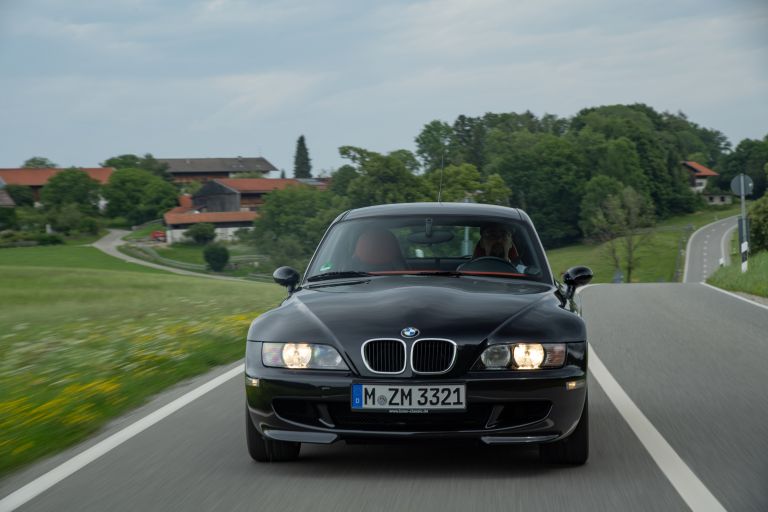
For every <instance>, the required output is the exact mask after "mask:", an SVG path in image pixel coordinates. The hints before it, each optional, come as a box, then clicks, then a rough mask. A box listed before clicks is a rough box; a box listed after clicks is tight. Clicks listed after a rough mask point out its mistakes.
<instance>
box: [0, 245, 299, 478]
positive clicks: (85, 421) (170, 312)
mask: <svg viewBox="0 0 768 512" xmlns="http://www.w3.org/2000/svg"><path fill="white" fill-rule="evenodd" d="M0 289H1V290H2V293H1V294H0V474H2V473H5V472H7V471H9V470H11V469H13V468H15V467H18V466H19V465H21V464H24V463H26V462H29V461H31V460H34V459H36V458H38V457H41V456H43V455H46V454H49V453H51V452H53V451H56V450H59V449H61V448H62V447H64V446H67V445H70V444H72V443H74V442H76V441H78V440H81V439H82V438H83V437H85V436H86V435H88V434H89V433H92V432H93V431H94V430H96V429H97V428H99V426H101V425H103V424H104V423H105V422H106V421H107V420H108V419H110V418H112V417H114V416H115V415H118V414H120V413H122V412H124V411H125V410H127V409H128V408H131V407H134V406H136V405H137V404H140V403H141V402H142V401H144V400H145V399H146V398H147V397H148V396H150V395H152V394H153V393H156V392H157V391H159V390H161V389H163V388H165V387H168V386H170V385H171V384H174V383H175V382H178V381H179V380H181V379H184V378H186V377H189V376H192V375H195V374H199V373H201V372H204V371H206V370H207V369H209V368H210V367H212V366H214V365H218V364H223V363H227V362H230V361H234V360H236V359H238V358H240V357H242V354H243V347H244V339H245V334H246V331H247V328H248V325H249V324H250V321H251V320H252V319H253V318H254V317H255V316H257V315H258V314H259V313H261V312H263V311H264V310H266V309H268V308H270V307H273V306H274V305H276V304H277V303H278V302H279V301H280V299H281V297H283V295H284V290H283V289H282V288H280V287H278V286H277V285H268V284H259V283H251V282H243V283H238V282H225V281H215V280H212V279H203V278H195V277H184V276H177V275H173V274H168V273H166V272H162V271H156V270H153V269H148V268H145V267H141V266H138V265H133V264H130V263H124V262H122V261H120V260H117V259H114V258H111V257H109V256H106V255H104V254H102V253H101V252H99V251H97V250H96V249H93V248H89V247H70V246H59V247H32V248H19V249H4V250H0ZM52 433H55V435H52Z"/></svg>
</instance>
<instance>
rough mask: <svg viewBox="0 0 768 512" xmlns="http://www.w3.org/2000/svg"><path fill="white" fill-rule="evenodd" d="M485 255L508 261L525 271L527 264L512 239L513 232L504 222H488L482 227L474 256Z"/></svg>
mask: <svg viewBox="0 0 768 512" xmlns="http://www.w3.org/2000/svg"><path fill="white" fill-rule="evenodd" d="M484 256H492V257H494V258H499V259H502V260H504V261H508V262H509V263H511V264H512V266H514V267H515V269H517V271H518V272H521V273H525V269H526V266H525V264H523V261H522V259H521V258H520V254H519V253H518V252H517V247H515V242H514V241H512V232H511V231H510V230H509V229H508V228H507V227H506V226H505V225H503V224H486V225H485V226H483V227H482V228H480V240H479V241H478V242H477V245H476V246H475V252H474V254H473V255H472V258H473V259H474V258H482V257H484Z"/></svg>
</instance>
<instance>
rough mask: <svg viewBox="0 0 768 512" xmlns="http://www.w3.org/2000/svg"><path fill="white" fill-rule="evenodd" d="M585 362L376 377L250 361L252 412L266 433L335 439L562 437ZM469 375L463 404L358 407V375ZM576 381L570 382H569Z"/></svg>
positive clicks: (570, 422)
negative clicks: (449, 408) (395, 409)
mask: <svg viewBox="0 0 768 512" xmlns="http://www.w3.org/2000/svg"><path fill="white" fill-rule="evenodd" d="M578 363H579V364H568V365H566V366H565V367H564V368H561V369H557V370H539V371H535V372H514V371H504V372H492V371H476V372H468V373H466V374H465V375H463V376H462V377H461V378H430V379H410V378H409V379H402V378H401V379H398V378H386V379H370V378H361V377H359V376H356V375H354V374H352V373H351V372H322V371H306V370H304V371H302V370H287V369H278V368H267V367H264V366H262V365H260V364H249V365H248V367H247V369H246V398H247V406H248V414H249V416H250V419H251V421H252V422H253V425H254V426H255V427H256V429H257V430H258V431H259V432H260V433H261V434H262V435H264V436H265V437H268V438H271V439H274V440H278V441H292V442H302V443H319V444H329V443H333V442H335V441H338V440H346V441H361V442H365V441H381V440H409V439H476V440H480V441H482V442H484V443H486V444H525V443H545V442H551V441H556V440H559V439H562V438H564V437H566V436H568V435H569V434H570V433H571V432H572V431H573V429H574V428H576V425H577V423H578V421H579V419H580V418H581V414H582V411H583V408H584V402H585V399H586V395H587V386H586V357H584V359H583V360H582V361H578ZM365 382H378V383H381V382H386V383H388V384H393V385H394V384H409V385H413V384H432V385H434V384H440V383H442V382H445V383H464V384H465V385H466V393H467V394H466V397H467V398H466V399H467V409H466V411H461V412H429V413H389V412H361V411H354V412H353V411H352V409H351V405H350V404H351V387H352V384H353V383H365ZM569 382H571V383H575V384H571V386H570V388H569V387H568V386H567V383H569Z"/></svg>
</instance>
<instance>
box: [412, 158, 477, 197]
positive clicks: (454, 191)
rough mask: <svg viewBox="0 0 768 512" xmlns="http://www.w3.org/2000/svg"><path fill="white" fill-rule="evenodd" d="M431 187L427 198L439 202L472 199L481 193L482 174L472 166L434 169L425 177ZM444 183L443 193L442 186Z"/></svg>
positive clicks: (463, 165) (451, 166)
mask: <svg viewBox="0 0 768 512" xmlns="http://www.w3.org/2000/svg"><path fill="white" fill-rule="evenodd" d="M424 179H425V180H426V183H427V184H428V186H429V190H430V191H429V192H428V194H427V197H429V198H430V199H431V200H432V201H437V198H438V194H439V195H440V200H441V201H445V202H460V201H464V199H467V198H472V197H474V196H475V194H476V193H478V192H479V191H480V179H481V178H480V172H479V171H478V170H477V168H476V167H475V166H474V165H472V164H461V165H449V166H447V167H445V169H443V170H442V172H441V171H440V169H439V168H438V169H433V170H431V171H429V172H427V173H426V174H425V175H424ZM441 182H442V191H441V190H440V184H441Z"/></svg>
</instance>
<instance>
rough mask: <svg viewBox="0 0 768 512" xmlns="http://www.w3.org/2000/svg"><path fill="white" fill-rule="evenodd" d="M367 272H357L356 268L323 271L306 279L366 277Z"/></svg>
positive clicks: (323, 279) (322, 279)
mask: <svg viewBox="0 0 768 512" xmlns="http://www.w3.org/2000/svg"><path fill="white" fill-rule="evenodd" d="M370 275H371V274H369V273H368V272H359V271H357V270H347V271H344V272H324V273H322V274H315V275H313V276H310V277H308V278H307V281H325V280H326V279H344V278H345V277H366V276H370Z"/></svg>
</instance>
